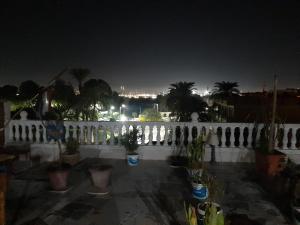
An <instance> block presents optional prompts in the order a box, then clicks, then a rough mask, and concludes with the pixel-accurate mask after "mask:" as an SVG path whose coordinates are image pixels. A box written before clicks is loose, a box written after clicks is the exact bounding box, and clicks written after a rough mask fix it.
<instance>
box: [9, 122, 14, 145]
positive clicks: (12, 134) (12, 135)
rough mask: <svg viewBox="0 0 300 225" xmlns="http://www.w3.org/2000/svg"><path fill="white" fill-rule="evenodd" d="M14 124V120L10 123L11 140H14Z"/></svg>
mask: <svg viewBox="0 0 300 225" xmlns="http://www.w3.org/2000/svg"><path fill="white" fill-rule="evenodd" d="M13 128H14V124H13V123H12V122H10V123H9V141H11V142H12V141H13V140H14V129H13Z"/></svg>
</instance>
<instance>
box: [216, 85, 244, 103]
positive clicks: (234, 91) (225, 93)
mask: <svg viewBox="0 0 300 225" xmlns="http://www.w3.org/2000/svg"><path fill="white" fill-rule="evenodd" d="M214 87H215V89H214V90H213V93H212V97H213V98H215V99H221V100H228V98H230V97H232V96H234V95H238V94H239V93H240V90H239V89H238V87H239V85H238V83H237V82H225V81H222V82H216V83H215V86H214Z"/></svg>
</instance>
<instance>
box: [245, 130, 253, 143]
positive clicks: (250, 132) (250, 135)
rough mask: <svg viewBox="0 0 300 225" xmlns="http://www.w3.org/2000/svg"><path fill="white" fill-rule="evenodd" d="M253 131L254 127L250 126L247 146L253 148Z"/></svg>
mask: <svg viewBox="0 0 300 225" xmlns="http://www.w3.org/2000/svg"><path fill="white" fill-rule="evenodd" d="M252 132H253V127H248V137H247V143H248V145H247V146H246V147H250V148H252Z"/></svg>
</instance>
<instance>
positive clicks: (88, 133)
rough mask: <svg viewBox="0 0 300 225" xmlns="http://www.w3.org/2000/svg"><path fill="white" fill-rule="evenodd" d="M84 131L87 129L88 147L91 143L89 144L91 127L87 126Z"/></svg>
mask: <svg viewBox="0 0 300 225" xmlns="http://www.w3.org/2000/svg"><path fill="white" fill-rule="evenodd" d="M86 129H87V132H86V143H87V144H88V145H90V144H91V143H92V142H91V129H92V126H91V125H90V124H87V125H86Z"/></svg>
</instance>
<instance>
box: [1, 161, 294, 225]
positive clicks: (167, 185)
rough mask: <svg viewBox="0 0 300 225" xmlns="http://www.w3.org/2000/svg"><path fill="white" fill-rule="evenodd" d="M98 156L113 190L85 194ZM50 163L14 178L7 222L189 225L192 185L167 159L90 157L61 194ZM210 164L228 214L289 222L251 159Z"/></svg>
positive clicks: (265, 224) (264, 223) (269, 224)
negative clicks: (135, 162)
mask: <svg viewBox="0 0 300 225" xmlns="http://www.w3.org/2000/svg"><path fill="white" fill-rule="evenodd" d="M95 161H97V162H98V161H100V162H101V163H103V164H111V165H113V174H112V180H111V185H110V190H111V192H110V194H109V195H106V196H101V197H99V196H95V195H90V194H88V193H87V192H88V191H89V190H90V189H91V188H92V185H91V181H90V179H89V175H88V173H87V168H88V166H89V165H90V164H91V163H93V162H95ZM19 163H20V162H19ZM17 166H19V165H17ZM46 166H47V164H46V163H41V164H39V165H37V166H35V167H31V168H29V169H26V170H23V171H22V172H19V173H17V174H16V175H15V176H14V177H13V178H12V179H11V181H10V186H9V191H8V193H7V210H8V212H7V214H8V215H7V217H8V218H7V219H8V223H7V224H9V225H11V224H15V225H24V224H30V225H33V224H35V223H34V222H32V220H34V219H37V218H38V219H39V221H40V222H39V223H36V224H47V225H70V224H72V225H98V224H99V225H100V224H101V225H135V224H136V225H154V224H161V225H167V224H185V218H184V210H183V202H184V201H185V200H188V201H189V200H191V190H190V189H191V187H190V184H189V182H188V181H187V176H186V173H185V170H184V169H183V168H181V169H175V168H171V167H169V165H168V164H167V163H166V162H165V161H154V160H142V161H141V163H140V165H139V166H138V167H129V166H128V165H127V164H126V162H125V161H124V160H118V159H99V158H93V159H91V158H87V159H84V160H82V161H81V162H80V163H79V164H77V165H76V166H75V167H73V168H72V170H71V174H70V180H69V181H70V184H71V189H70V190H69V191H68V192H66V193H64V194H58V193H53V192H50V191H49V184H48V177H47V174H46V169H45V168H46ZM207 166H208V171H209V173H210V174H212V175H215V176H216V178H217V180H218V181H219V182H220V184H221V185H222V187H223V189H224V195H223V197H222V198H221V199H220V200H219V202H220V203H221V205H222V208H223V210H224V212H225V214H226V215H232V214H239V215H246V216H248V217H249V219H251V220H252V223H251V224H257V225H259V224H261V225H275V224H276V225H285V224H290V223H289V222H288V220H287V219H286V218H285V217H284V216H283V214H282V213H281V212H280V210H279V209H278V208H277V207H276V206H275V204H274V203H273V202H272V199H271V198H270V196H269V195H268V193H266V192H265V191H264V190H263V189H262V188H261V187H260V186H259V185H258V184H257V183H256V182H255V180H254V179H253V178H254V177H255V175H253V174H255V173H254V171H255V170H254V165H253V164H247V163H216V164H214V165H209V164H208V165H207ZM13 222H14V223H13ZM249 224H250V223H249Z"/></svg>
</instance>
